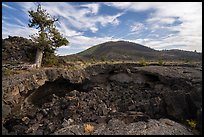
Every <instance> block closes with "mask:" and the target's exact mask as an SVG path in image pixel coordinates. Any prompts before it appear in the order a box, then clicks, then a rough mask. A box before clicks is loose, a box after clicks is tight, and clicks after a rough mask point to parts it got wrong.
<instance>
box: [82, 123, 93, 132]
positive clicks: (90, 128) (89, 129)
mask: <svg viewBox="0 0 204 137" xmlns="http://www.w3.org/2000/svg"><path fill="white" fill-rule="evenodd" d="M93 130H94V126H92V125H91V124H84V132H85V133H92V132H93Z"/></svg>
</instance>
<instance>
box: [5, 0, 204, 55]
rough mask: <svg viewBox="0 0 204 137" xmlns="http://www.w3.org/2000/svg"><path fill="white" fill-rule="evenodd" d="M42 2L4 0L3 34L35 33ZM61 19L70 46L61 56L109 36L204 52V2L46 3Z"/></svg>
mask: <svg viewBox="0 0 204 137" xmlns="http://www.w3.org/2000/svg"><path fill="white" fill-rule="evenodd" d="M38 4H39V3H37V2H2V38H7V37H8V35H10V36H21V37H25V38H30V37H29V35H32V34H34V33H36V32H37V31H38V30H36V29H35V28H29V27H28V23H29V14H28V11H29V10H36V9H37V5H38ZM40 4H41V6H42V8H43V9H46V10H47V12H48V13H49V14H50V15H51V16H55V17H58V18H59V22H57V23H56V27H57V29H58V30H59V31H60V32H61V34H62V35H63V37H66V38H67V39H68V40H69V42H70V43H69V45H66V46H62V47H60V48H58V49H57V51H56V54H57V55H70V54H75V53H78V52H81V51H83V50H85V49H88V48H90V47H92V46H94V45H97V44H100V43H103V42H107V41H118V40H124V41H130V42H135V43H138V44H142V45H145V46H147V47H150V48H153V49H156V50H168V49H181V50H188V51H195V50H196V51H198V52H202V2H40Z"/></svg>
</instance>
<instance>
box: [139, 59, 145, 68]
mask: <svg viewBox="0 0 204 137" xmlns="http://www.w3.org/2000/svg"><path fill="white" fill-rule="evenodd" d="M139 64H140V65H141V66H147V62H146V61H145V59H144V58H142V59H141V60H140V61H139Z"/></svg>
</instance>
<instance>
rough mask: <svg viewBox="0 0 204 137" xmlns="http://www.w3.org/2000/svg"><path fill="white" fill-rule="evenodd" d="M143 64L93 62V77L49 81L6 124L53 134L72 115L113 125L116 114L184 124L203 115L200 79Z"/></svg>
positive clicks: (75, 118)
mask: <svg viewBox="0 0 204 137" xmlns="http://www.w3.org/2000/svg"><path fill="white" fill-rule="evenodd" d="M138 68H139V67H138ZM138 68H137V66H125V65H124V66H122V65H118V66H117V65H115V66H107V67H104V66H94V67H90V68H88V69H87V73H88V74H89V77H87V78H85V79H84V80H83V81H82V82H81V83H73V82H71V81H70V80H69V79H65V78H63V77H59V78H58V79H56V80H54V81H47V82H45V84H44V85H42V86H40V87H39V88H38V89H35V90H32V91H29V92H28V94H25V95H23V96H22V98H21V101H20V103H19V105H17V106H16V107H14V108H13V109H12V113H11V114H10V115H8V116H7V118H6V122H5V123H4V127H5V128H6V129H7V130H8V132H14V133H16V134H52V133H54V132H55V131H57V130H59V129H61V128H63V127H65V126H66V124H67V121H68V120H70V119H71V120H72V123H69V124H71V125H73V124H83V123H87V122H92V123H97V124H99V123H108V122H109V121H110V120H111V119H112V118H117V119H119V120H121V121H124V122H125V123H126V124H129V123H133V122H138V121H148V119H160V118H169V119H171V120H174V121H176V122H179V123H184V122H185V120H186V119H189V118H193V119H197V120H198V119H199V118H200V115H199V116H198V112H199V109H200V108H199V107H198V106H199V105H200V104H199V103H201V102H200V101H201V100H202V96H201V97H200V95H201V92H202V88H201V85H199V84H201V83H197V86H195V84H192V81H189V80H187V79H183V78H177V77H168V76H163V75H160V74H159V73H153V72H148V71H144V70H140V69H138ZM197 96H198V97H197ZM195 98H196V101H195ZM196 103H197V104H196ZM198 104H199V105H198ZM201 105H202V104H201ZM198 128H199V127H198Z"/></svg>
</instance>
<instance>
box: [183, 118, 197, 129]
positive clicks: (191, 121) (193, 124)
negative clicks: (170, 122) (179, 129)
mask: <svg viewBox="0 0 204 137" xmlns="http://www.w3.org/2000/svg"><path fill="white" fill-rule="evenodd" d="M186 121H187V123H188V125H189V126H190V127H191V128H192V129H195V127H196V125H197V122H196V120H193V119H190V120H189V119H188V120H186Z"/></svg>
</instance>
